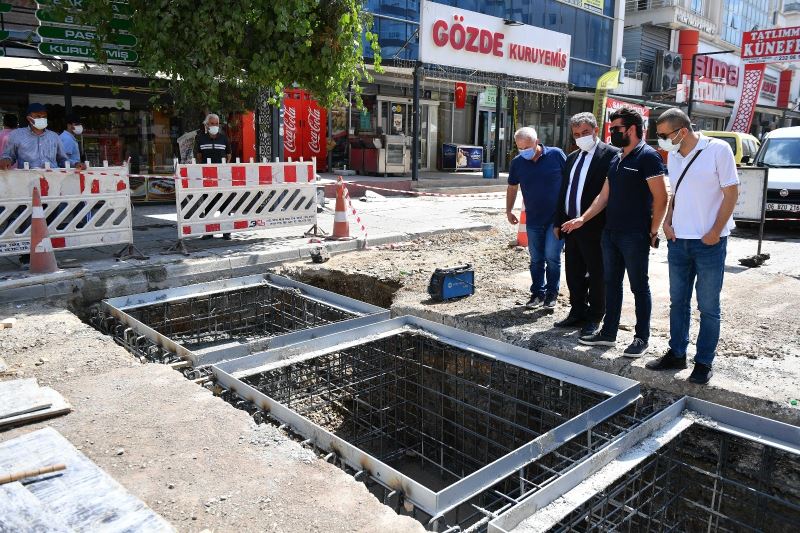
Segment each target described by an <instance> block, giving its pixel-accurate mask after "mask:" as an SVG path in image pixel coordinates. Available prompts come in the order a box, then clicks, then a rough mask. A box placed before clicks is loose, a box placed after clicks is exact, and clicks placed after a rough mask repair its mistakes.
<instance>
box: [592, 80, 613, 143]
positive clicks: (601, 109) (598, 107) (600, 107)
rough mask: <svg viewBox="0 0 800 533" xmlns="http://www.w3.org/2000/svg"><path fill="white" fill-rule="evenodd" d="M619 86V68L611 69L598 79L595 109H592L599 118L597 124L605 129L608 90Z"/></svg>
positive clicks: (595, 116) (596, 117)
mask: <svg viewBox="0 0 800 533" xmlns="http://www.w3.org/2000/svg"><path fill="white" fill-rule="evenodd" d="M617 87H619V69H617V68H615V69H611V70H609V71H608V72H606V73H605V74H603V75H602V76H600V77H599V78H598V79H597V89H596V90H595V93H594V109H593V110H592V112H593V114H594V118H595V119H597V125H598V126H600V129H603V121H604V120H605V117H606V101H607V99H608V91H609V90H610V89H616V88H617Z"/></svg>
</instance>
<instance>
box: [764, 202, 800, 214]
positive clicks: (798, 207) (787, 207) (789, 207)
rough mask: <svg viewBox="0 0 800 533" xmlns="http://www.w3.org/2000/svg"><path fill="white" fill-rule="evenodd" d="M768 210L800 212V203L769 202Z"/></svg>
mask: <svg viewBox="0 0 800 533" xmlns="http://www.w3.org/2000/svg"><path fill="white" fill-rule="evenodd" d="M767 211H789V212H790V213H800V204H771V203H768V204H767Z"/></svg>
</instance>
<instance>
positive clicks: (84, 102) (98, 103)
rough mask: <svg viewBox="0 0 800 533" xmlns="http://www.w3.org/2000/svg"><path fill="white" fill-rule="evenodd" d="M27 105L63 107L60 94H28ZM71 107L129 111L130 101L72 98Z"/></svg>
mask: <svg viewBox="0 0 800 533" xmlns="http://www.w3.org/2000/svg"><path fill="white" fill-rule="evenodd" d="M28 103H29V104H33V103H39V104H45V105H48V104H49V105H60V106H61V107H64V95H60V94H29V95H28ZM72 106H73V107H99V108H103V109H107V108H111V109H121V110H123V109H124V110H125V111H130V109H131V101H130V100H123V99H118V98H92V97H89V96H73V97H72Z"/></svg>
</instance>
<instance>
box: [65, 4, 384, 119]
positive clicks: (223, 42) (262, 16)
mask: <svg viewBox="0 0 800 533" xmlns="http://www.w3.org/2000/svg"><path fill="white" fill-rule="evenodd" d="M80 4H81V11H80V12H77V13H75V14H76V15H77V16H78V17H79V19H80V21H81V23H83V24H88V25H91V26H95V27H96V28H97V38H96V42H95V45H96V49H97V50H98V55H99V56H100V57H101V61H103V60H105V58H104V57H103V56H104V54H103V53H102V46H101V44H102V43H103V42H111V40H112V38H113V34H114V33H116V32H119V31H124V30H119V29H118V28H117V27H118V24H115V21H118V20H119V19H118V15H119V13H120V11H132V15H131V23H132V26H131V29H130V33H132V34H134V35H135V36H136V37H137V38H138V44H137V46H136V51H137V53H138V55H139V62H138V68H139V69H140V70H141V71H142V73H143V74H144V75H146V76H150V77H153V78H155V79H156V80H155V82H154V83H156V84H158V83H161V84H162V85H163V84H164V80H168V81H167V85H168V87H169V90H170V92H171V93H172V96H173V98H174V99H175V103H176V105H177V106H178V107H181V108H183V107H204V108H212V109H218V108H226V109H231V110H241V109H245V108H248V107H252V105H253V103H254V101H255V98H256V96H257V95H258V94H259V93H263V91H265V90H268V91H269V92H270V94H272V95H278V96H279V95H282V93H283V89H284V88H285V87H291V86H292V85H293V84H297V85H298V86H299V87H302V88H304V89H306V90H308V91H310V92H311V93H312V94H313V95H314V97H315V98H316V99H317V100H319V101H320V103H321V104H322V105H324V106H332V105H335V104H340V103H343V102H345V101H346V99H347V92H348V85H349V84H350V83H352V90H353V93H354V94H358V93H359V92H360V87H359V83H358V81H361V80H363V79H367V80H369V79H370V76H369V72H368V71H367V69H366V65H365V63H364V59H363V55H364V53H363V52H364V50H363V46H364V44H366V45H367V46H369V47H371V48H372V50H373V51H374V52H375V54H374V55H375V64H376V66H377V67H378V68H380V54H379V48H378V44H377V36H376V35H374V34H373V33H371V32H370V28H371V25H372V20H371V17H369V15H368V14H366V13H365V12H364V11H363V5H362V0H226V1H224V2H220V1H219V0H83V1H82V2H80ZM126 4H127V5H126ZM62 5H63V4H62ZM121 6H124V7H121ZM115 14H117V15H116V16H115ZM159 79H160V81H158V80H159ZM356 101H360V99H358V98H357V99H356Z"/></svg>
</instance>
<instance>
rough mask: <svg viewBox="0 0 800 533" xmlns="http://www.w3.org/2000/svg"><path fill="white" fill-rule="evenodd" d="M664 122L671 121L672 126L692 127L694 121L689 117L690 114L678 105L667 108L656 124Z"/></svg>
mask: <svg viewBox="0 0 800 533" xmlns="http://www.w3.org/2000/svg"><path fill="white" fill-rule="evenodd" d="M664 122H669V125H670V127H673V128H676V129H677V128H688V129H692V121H691V120H690V119H689V115H687V114H686V113H684V112H683V110H682V109H680V108H677V107H672V108H670V109H667V110H666V111H664V112H663V113H661V116H659V117H658V119H656V125H658V124H662V123H664Z"/></svg>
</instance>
